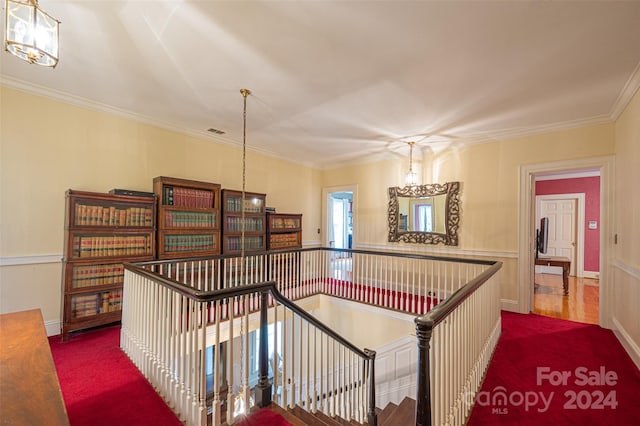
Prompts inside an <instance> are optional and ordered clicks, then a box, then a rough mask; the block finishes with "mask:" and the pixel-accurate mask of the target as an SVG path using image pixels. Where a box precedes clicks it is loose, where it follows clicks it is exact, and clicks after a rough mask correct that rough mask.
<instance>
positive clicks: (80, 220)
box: [62, 189, 156, 341]
mask: <svg viewBox="0 0 640 426" xmlns="http://www.w3.org/2000/svg"><path fill="white" fill-rule="evenodd" d="M155 218H156V198H155V197H153V196H152V197H134V196H127V195H113V194H102V193H94V192H83V191H75V190H71V189H70V190H68V191H67V193H66V212H65V239H64V259H63V268H62V299H63V300H62V305H63V306H62V339H63V340H64V341H66V340H67V339H68V337H69V333H70V332H73V331H76V330H81V329H85V328H90V327H95V326H99V325H104V324H109V323H112V322H117V321H120V319H121V317H122V310H121V309H122V286H123V281H124V267H123V263H124V262H130V261H143V260H152V259H154V257H155Z"/></svg>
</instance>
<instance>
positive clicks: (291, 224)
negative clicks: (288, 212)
mask: <svg viewBox="0 0 640 426" xmlns="http://www.w3.org/2000/svg"><path fill="white" fill-rule="evenodd" d="M271 228H272V229H297V228H300V219H297V218H292V217H288V218H284V217H282V218H280V217H279V218H272V219H271Z"/></svg>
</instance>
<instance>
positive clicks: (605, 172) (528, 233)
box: [517, 156, 615, 329]
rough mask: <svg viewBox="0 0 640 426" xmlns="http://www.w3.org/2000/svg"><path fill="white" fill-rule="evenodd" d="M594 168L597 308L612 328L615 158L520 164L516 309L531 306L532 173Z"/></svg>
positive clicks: (603, 321)
mask: <svg viewBox="0 0 640 426" xmlns="http://www.w3.org/2000/svg"><path fill="white" fill-rule="evenodd" d="M586 169H597V170H599V171H600V200H601V201H600V223H601V226H600V261H599V263H600V268H599V269H600V309H599V317H600V318H599V323H600V326H601V327H605V328H609V329H612V328H613V323H612V320H611V318H612V306H613V285H612V281H611V272H610V271H611V268H610V267H609V265H610V262H611V257H610V256H611V252H612V251H613V247H612V245H613V230H614V226H613V225H614V217H613V205H614V204H613V203H614V196H615V191H614V188H615V186H614V178H615V177H614V157H613V156H603V157H591V158H583V159H577V160H566V161H557V162H549V163H540V164H525V165H521V166H520V178H519V194H518V195H519V199H520V204H519V212H518V215H519V218H518V286H517V290H518V291H517V294H518V296H517V297H518V312H520V313H530V312H531V310H532V309H533V290H534V281H533V273H534V268H533V266H534V257H535V251H534V250H535V244H534V243H535V226H534V225H535V223H534V222H535V211H534V208H535V181H534V179H535V175H536V174H540V173H553V172H556V173H557V172H565V171H570V170H574V171H581V170H586Z"/></svg>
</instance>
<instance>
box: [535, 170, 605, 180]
mask: <svg viewBox="0 0 640 426" xmlns="http://www.w3.org/2000/svg"><path fill="white" fill-rule="evenodd" d="M597 176H600V171H599V170H584V171H578V172H568V173H552V174H549V175H536V182H541V181H545V180H564V179H579V178H585V177H597Z"/></svg>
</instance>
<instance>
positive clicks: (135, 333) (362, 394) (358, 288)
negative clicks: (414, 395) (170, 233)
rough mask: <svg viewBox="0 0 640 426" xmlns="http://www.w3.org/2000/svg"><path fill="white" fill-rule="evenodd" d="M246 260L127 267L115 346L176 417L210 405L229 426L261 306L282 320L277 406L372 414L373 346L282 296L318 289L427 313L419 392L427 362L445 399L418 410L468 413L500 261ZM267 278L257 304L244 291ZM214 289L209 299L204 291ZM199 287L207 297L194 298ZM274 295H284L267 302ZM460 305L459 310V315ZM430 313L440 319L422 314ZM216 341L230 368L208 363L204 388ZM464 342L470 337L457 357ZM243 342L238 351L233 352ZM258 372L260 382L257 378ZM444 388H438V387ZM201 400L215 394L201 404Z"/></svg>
mask: <svg viewBox="0 0 640 426" xmlns="http://www.w3.org/2000/svg"><path fill="white" fill-rule="evenodd" d="M244 262H245V263H244V264H241V259H240V258H239V257H231V256H216V257H213V258H195V259H180V260H165V261H157V262H144V263H139V264H136V266H133V265H127V273H126V274H125V294H124V299H125V302H123V321H122V323H123V331H122V346H123V349H124V350H125V352H127V353H128V354H129V356H130V357H131V359H132V360H133V361H134V363H136V365H137V366H138V368H140V370H141V371H142V372H143V373H144V374H145V376H147V377H148V378H149V381H150V382H151V383H152V384H153V385H154V387H156V389H157V390H158V393H159V394H160V395H161V396H162V397H163V398H165V399H166V400H167V402H168V403H169V405H170V407H171V408H172V409H173V410H174V411H175V412H176V413H177V414H178V415H179V417H180V418H181V420H183V421H184V422H185V423H187V424H201V423H200V422H201V421H203V419H205V420H206V416H207V411H209V412H210V413H211V415H212V420H213V424H214V425H215V424H219V422H220V421H221V420H222V418H223V417H225V416H226V421H227V423H229V424H232V423H233V422H234V415H235V410H234V408H235V405H236V404H235V403H236V399H237V396H238V393H239V390H240V389H243V390H245V392H243V395H244V398H245V401H247V400H248V398H249V396H248V394H249V392H247V391H246V390H247V388H248V387H249V381H248V378H247V375H248V370H249V368H248V362H249V361H248V358H247V352H248V349H249V341H248V334H249V333H250V332H252V331H254V330H256V329H257V327H258V326H257V324H258V323H259V322H260V321H259V320H258V319H257V315H259V314H258V311H259V309H260V308H261V307H262V306H263V305H266V306H268V307H269V310H268V322H269V323H270V324H271V323H281V324H282V335H280V336H278V335H277V333H276V336H275V337H274V340H276V341H275V342H273V343H272V346H273V348H274V352H275V353H277V354H279V358H281V359H282V364H281V371H280V369H278V368H277V365H278V364H279V363H277V364H275V365H276V368H272V369H273V370H274V371H275V374H274V376H275V377H273V378H272V379H271V380H272V381H273V383H272V390H271V394H272V398H273V399H274V400H276V401H278V403H279V404H281V405H282V406H284V407H293V406H295V405H298V406H301V407H302V408H305V409H307V410H309V411H318V410H320V411H322V412H324V413H326V414H328V415H331V416H340V417H343V418H347V419H354V420H358V421H363V420H365V419H367V420H368V421H369V423H371V422H375V412H374V411H373V410H374V408H375V403H374V402H371V401H375V388H374V387H372V385H371V382H372V381H373V376H372V375H371V374H372V373H371V371H374V368H375V365H374V361H373V360H374V358H375V353H373V352H368V351H364V350H359V349H357V348H354V347H351V346H350V344H348V342H341V340H340V339H341V338H340V337H339V336H334V335H333V332H332V331H331V330H329V329H325V328H326V327H324V326H322V325H320V326H319V325H317V324H316V323H315V322H314V320H313V318H312V317H311V318H307V316H308V314H306V312H304V311H302V310H300V311H299V312H298V311H297V310H294V311H292V310H291V309H292V308H291V306H289V304H290V301H291V300H300V299H303V298H306V297H309V296H312V295H315V294H327V295H331V296H334V297H340V298H344V299H347V300H353V301H357V302H361V303H367V304H370V305H374V306H379V307H383V308H387V309H393V310H398V311H403V312H407V313H412V314H415V315H423V314H426V315H427V316H423V317H421V318H420V319H418V320H417V322H418V323H419V324H420V321H426V323H430V322H433V321H434V318H436V319H437V321H436V324H437V327H435V325H436V324H432V327H435V328H432V329H431V331H430V332H429V333H428V334H429V337H431V335H433V340H432V341H430V342H429V341H428V340H427V341H426V343H425V342H424V337H425V336H424V335H425V332H424V331H423V330H421V329H420V327H418V331H417V334H418V337H419V338H420V339H421V340H420V342H419V347H420V348H421V350H420V353H421V354H422V355H421V361H420V362H419V363H418V373H417V374H418V383H417V385H416V387H417V388H418V394H419V395H420V392H423V391H424V390H425V387H424V386H425V385H424V380H425V379H424V377H423V374H424V371H425V370H426V371H427V379H426V381H427V383H428V384H429V385H428V386H427V388H426V389H427V391H428V392H438V394H439V395H441V396H442V398H441V399H438V400H437V401H436V400H434V401H433V403H429V404H428V414H427V415H424V413H422V417H424V418H429V422H431V421H433V423H432V424H445V423H447V422H449V421H453V420H455V422H457V421H459V419H461V418H462V419H463V418H466V417H465V415H464V413H465V412H466V411H468V410H470V405H469V403H468V399H469V398H468V396H465V398H466V399H464V398H463V397H462V396H461V395H463V393H464V392H466V394H464V395H472V394H473V392H475V383H476V382H478V380H479V379H478V377H479V378H481V377H482V374H483V373H484V370H485V369H486V365H487V364H488V362H489V359H490V355H491V353H492V351H493V348H494V347H495V342H497V338H498V336H499V302H498V300H499V283H498V282H497V278H495V277H493V275H494V274H495V273H496V271H497V270H498V269H499V268H500V264H499V263H496V262H491V261H481V260H474V259H456V258H443V257H434V256H422V255H414V254H403V253H382V252H372V251H362V250H341V249H326V248H319V249H302V250H292V251H278V252H265V253H257V254H251V255H248V256H245V258H244ZM267 280H271V281H273V282H274V283H273V291H272V292H269V294H267V295H266V302H262V301H261V297H262V296H261V294H260V293H259V292H257V291H253V292H247V291H245V288H246V287H247V286H252V285H258V283H262V282H264V281H267ZM478 283H480V284H478ZM168 289H169V290H168ZM234 291H235V292H236V294H235V295H234V296H231V295H232V294H233V293H230V292H234ZM238 291H240V292H241V293H242V296H241V297H240V296H239V294H240V293H238ZM211 292H215V293H217V295H216V296H215V297H214V296H212V295H211V294H208V293H211ZM220 292H222V293H220ZM205 294H207V297H213V298H210V299H206V298H205V299H202V297H205ZM220 294H225V295H226V296H225V297H226V298H225V297H221V296H220ZM461 294H463V295H464V297H461V296H460V295H461ZM472 294H473V297H470V295H472ZM276 295H278V297H281V298H282V300H284V301H286V303H283V301H282V300H280V301H278V300H276V299H277V297H275V296H276ZM454 305H455V306H454ZM294 306H295V305H294ZM452 306H454V308H455V309H454V308H452ZM460 306H465V310H461V311H460V313H459V312H458V309H460ZM296 308H297V307H296ZM297 309H298V310H299V308H297ZM485 310H487V312H485ZM433 312H435V313H436V314H437V315H436V316H435V317H433V316H431V317H429V316H428V315H429V313H433ZM449 315H451V317H450V318H449ZM425 318H428V319H426V320H425ZM445 318H446V319H445ZM496 318H498V319H497V320H496ZM490 325H491V327H490ZM480 326H481V328H480V330H481V332H480V333H478V332H477V330H478V327H480ZM487 328H491V329H490V330H487ZM469 330H473V332H471V334H469V333H470V331H469ZM261 333H262V330H261ZM452 333H454V334H456V335H455V336H454V335H453V334H452ZM458 334H460V336H458ZM461 336H462V337H461ZM236 339H238V340H237V341H235V343H234V340H236ZM460 339H462V340H460ZM478 339H479V340H478ZM264 340H266V339H262V340H261V342H262V341H264ZM221 343H224V344H225V348H226V349H225V352H224V354H222V353H219V351H215V359H214V361H213V364H214V365H215V366H220V365H221V358H226V365H227V368H228V370H225V371H215V370H219V368H217V367H216V369H215V370H214V377H213V379H212V380H211V381H212V382H213V386H212V388H211V389H207V387H206V375H205V373H204V372H203V371H204V365H205V361H206V360H205V355H204V354H205V352H206V351H207V348H209V347H211V346H213V347H215V348H220V344H221ZM425 345H426V346H425ZM461 345H467V346H464V347H465V348H466V349H465V352H464V354H465V355H464V356H462V361H461V360H460V359H461V355H460V352H459V348H460V347H462V346H461ZM240 346H241V347H242V348H243V349H244V350H243V351H242V350H241V351H238V348H239V347H240ZM425 347H426V353H425V352H424V348H425ZM278 351H279V352H278ZM358 351H359V352H358ZM239 352H244V355H243V358H242V359H241V360H240V363H237V364H238V365H242V366H243V368H242V370H243V374H242V375H240V376H238V375H237V374H236V372H235V371H233V370H232V367H233V364H234V362H232V360H234V358H235V357H237V355H238V353H239ZM363 354H364V356H363ZM425 354H426V355H425ZM429 355H431V357H432V358H431V359H433V357H436V356H437V358H438V359H439V360H447V362H441V363H439V365H440V366H441V367H442V368H443V370H442V371H440V372H434V374H433V375H431V376H429V375H428V372H429V369H430V368H433V365H431V364H430V363H429V362H428V361H424V360H425V359H426V360H428V359H429V358H428V357H429ZM261 362H262V361H261ZM222 364H224V362H223V363H222ZM470 364H473V365H472V366H471V367H469V365H470ZM429 365H431V367H429ZM451 365H454V366H455V369H453V370H452V369H451V368H453V367H450V366H451ZM363 372H367V374H369V375H368V376H363V374H364V373H363ZM261 374H262V373H261ZM261 380H262V382H263V383H262V384H263V385H264V380H265V378H264V377H262V376H261ZM421 383H422V384H421ZM461 383H462V384H461ZM478 383H479V382H478ZM442 386H445V389H446V390H447V391H446V392H443V393H441V392H442ZM460 389H462V390H460ZM225 392H226V393H225ZM451 392H454V393H451ZM461 392H462V393H461ZM207 396H208V397H209V400H210V401H212V402H211V403H210V405H209V406H208V407H207V403H206V401H207ZM372 397H373V399H371V398H372ZM426 400H427V399H425V401H426ZM421 401H422V400H421V399H420V396H419V397H418V403H417V409H418V413H417V418H420V416H421V412H422V411H424V410H425V408H424V407H423V405H424V404H423V403H422V402H421ZM432 407H433V408H432ZM460 413H463V414H460ZM432 414H433V416H434V417H433V419H432ZM436 414H437V415H436ZM442 419H444V420H442ZM441 420H442V421H441ZM455 422H454V423H452V424H455ZM420 424H429V423H428V422H427V423H420Z"/></svg>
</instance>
